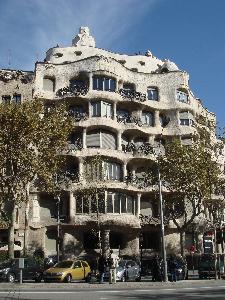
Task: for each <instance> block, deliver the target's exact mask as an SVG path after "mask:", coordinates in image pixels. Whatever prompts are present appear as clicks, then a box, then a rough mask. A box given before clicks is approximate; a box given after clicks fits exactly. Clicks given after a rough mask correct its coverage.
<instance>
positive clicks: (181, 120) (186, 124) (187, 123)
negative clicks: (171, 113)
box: [180, 119, 190, 126]
mask: <svg viewBox="0 0 225 300" xmlns="http://www.w3.org/2000/svg"><path fill="white" fill-rule="evenodd" d="M180 125H182V126H183V125H185V126H189V125H190V120H189V119H180Z"/></svg>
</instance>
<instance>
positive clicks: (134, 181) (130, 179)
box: [125, 173, 152, 189]
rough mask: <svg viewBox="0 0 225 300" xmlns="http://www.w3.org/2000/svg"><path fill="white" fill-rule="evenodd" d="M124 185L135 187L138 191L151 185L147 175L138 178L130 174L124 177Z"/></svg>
mask: <svg viewBox="0 0 225 300" xmlns="http://www.w3.org/2000/svg"><path fill="white" fill-rule="evenodd" d="M125 183H126V184H127V185H129V184H131V185H133V186H136V187H137V188H139V189H145V188H148V187H150V186H151V185H152V179H151V177H150V176H149V175H148V174H147V173H146V174H145V176H144V177H138V176H136V175H133V174H131V173H130V174H128V175H127V176H126V178H125Z"/></svg>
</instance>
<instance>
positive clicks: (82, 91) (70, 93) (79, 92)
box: [56, 85, 88, 98]
mask: <svg viewBox="0 0 225 300" xmlns="http://www.w3.org/2000/svg"><path fill="white" fill-rule="evenodd" d="M87 93H88V86H86V85H71V86H66V87H64V88H61V89H59V90H58V91H57V92H56V96H57V97H60V98H65V97H79V96H85V95H86V94H87Z"/></svg>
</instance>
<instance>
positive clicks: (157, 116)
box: [155, 110, 161, 127]
mask: <svg viewBox="0 0 225 300" xmlns="http://www.w3.org/2000/svg"><path fill="white" fill-rule="evenodd" d="M159 126H161V124H160V119H159V110H156V111H155V127H159Z"/></svg>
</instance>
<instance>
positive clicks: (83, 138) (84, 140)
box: [82, 128, 87, 149]
mask: <svg viewBox="0 0 225 300" xmlns="http://www.w3.org/2000/svg"><path fill="white" fill-rule="evenodd" d="M86 140H87V129H86V128H84V129H83V135H82V143H83V149H87V143H86Z"/></svg>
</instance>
